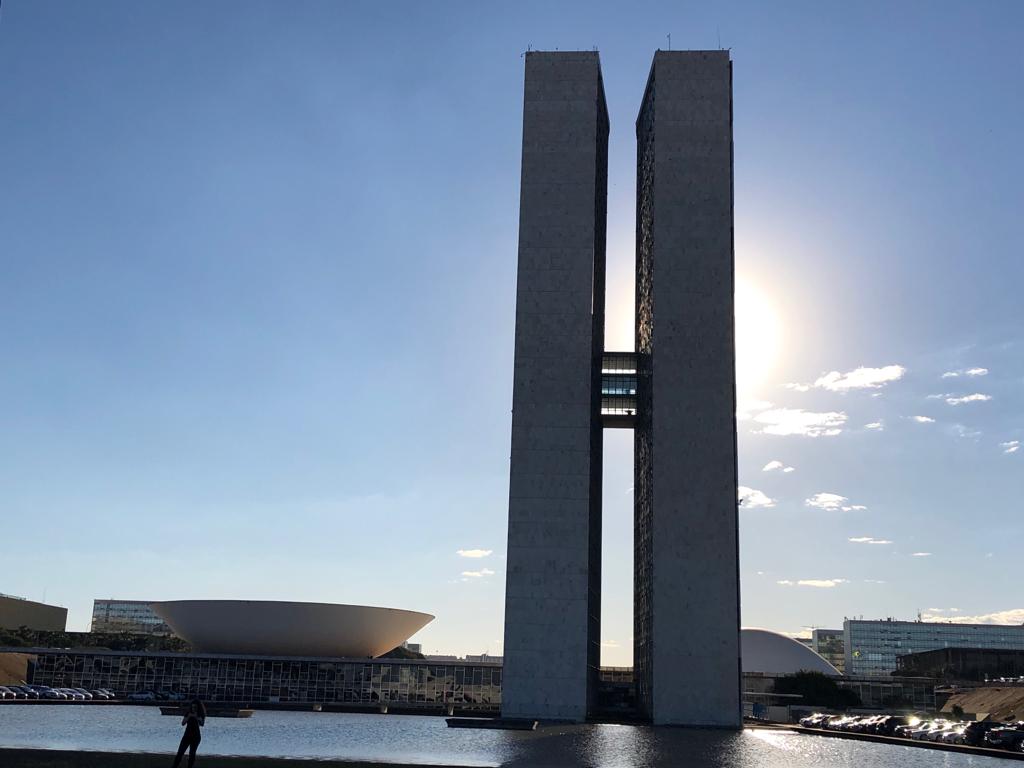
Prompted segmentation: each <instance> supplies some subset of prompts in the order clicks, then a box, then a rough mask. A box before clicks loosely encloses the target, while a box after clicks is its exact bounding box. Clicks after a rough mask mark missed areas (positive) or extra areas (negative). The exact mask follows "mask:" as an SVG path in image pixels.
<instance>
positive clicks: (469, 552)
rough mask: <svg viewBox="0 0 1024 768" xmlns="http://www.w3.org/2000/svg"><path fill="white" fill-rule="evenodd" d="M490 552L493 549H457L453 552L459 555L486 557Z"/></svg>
mask: <svg viewBox="0 0 1024 768" xmlns="http://www.w3.org/2000/svg"><path fill="white" fill-rule="evenodd" d="M492 552H494V550H493V549H459V550H456V552H455V554H457V555H458V556H459V557H487V556H489V555H490V554H491V553H492Z"/></svg>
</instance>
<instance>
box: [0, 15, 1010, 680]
mask: <svg viewBox="0 0 1024 768" xmlns="http://www.w3.org/2000/svg"><path fill="white" fill-rule="evenodd" d="M1022 23H1024V7H1022V6H1021V5H1020V4H1019V3H1015V2H1001V3H1000V2H987V3H967V2H963V3H942V2H927V3H857V4H849V3H819V2H793V3H786V4H772V5H771V7H768V6H766V5H764V4H760V3H750V4H746V3H719V4H715V6H714V7H713V8H711V7H709V6H706V5H704V4H700V5H698V4H691V3H663V4H657V3H653V4H641V5H629V6H626V5H623V4H616V5H611V4H610V5H608V6H606V7H603V8H602V7H600V6H597V5H594V4H590V3H576V4H572V3H561V4H557V5H555V4H549V3H516V4H512V5H506V6H502V7H500V8H499V7H491V6H488V5H486V4H479V3H465V4H455V3H449V4H430V5H427V4H418V3H395V4H385V3H334V2H330V3H329V2H305V3H260V2H248V3H241V2H223V3H209V4H200V3H191V4H190V3H173V4H166V3H162V4H158V3H136V2H102V3H71V2H64V3H54V2H46V1H45V0H36V1H33V2H27V0H8V2H5V3H4V5H3V10H2V17H0V137H2V140H0V266H2V275H3V279H2V280H0V355H2V360H3V367H2V374H0V403H2V406H0V516H2V519H3V525H4V532H5V536H4V541H5V544H6V546H4V547H3V557H2V561H3V569H2V573H3V576H2V580H0V591H4V592H8V593H14V594H20V595H23V596H26V597H30V598H33V599H41V598H42V597H43V596H44V594H45V596H46V599H47V600H48V601H51V602H57V603H60V604H63V605H66V606H68V607H69V608H70V624H71V626H72V627H73V628H85V627H86V626H87V624H88V618H89V611H90V607H91V601H92V599H93V598H96V597H125V598H147V599H171V598H185V597H236V598H265V599H298V600H322V601H336V602H357V603H369V604H381V605H391V606H396V607H407V608H412V609H418V610H425V611H429V612H431V613H434V614H436V615H437V617H438V618H437V619H436V621H435V622H434V623H433V624H432V625H430V626H429V627H428V628H427V629H425V630H424V631H423V632H421V633H420V636H419V638H418V639H421V640H422V641H423V643H424V644H425V646H426V648H427V650H428V651H434V650H438V651H443V652H456V653H460V654H461V653H466V652H481V651H484V650H489V651H490V652H492V653H496V652H500V638H501V636H502V626H501V622H502V597H503V586H504V547H505V523H506V511H507V488H508V477H507V470H508V448H509V429H510V407H511V365H512V334H513V313H514V295H515V261H516V232H517V217H518V194H519V140H520V135H521V109H522V75H523V62H522V58H521V57H520V54H521V52H522V51H524V50H525V49H526V48H527V46H528V45H532V46H533V47H534V48H547V49H550V48H556V47H558V48H562V49H563V50H564V49H576V48H581V49H588V50H589V49H591V48H592V47H594V46H597V47H598V48H599V49H600V51H601V57H602V64H603V68H604V78H605V87H606V91H607V97H608V103H609V111H610V116H611V131H612V132H611V141H610V167H609V180H610V185H609V232H608V243H609V253H608V264H609V274H608V285H609V295H608V307H609V316H608V329H607V337H608V343H609V346H610V347H617V348H629V347H631V343H632V292H633V282H632V269H633V249H634V244H633V227H634V219H633V207H634V194H635V167H634V163H635V140H634V134H633V121H634V119H635V116H636V111H637V108H638V106H639V101H640V98H641V96H642V91H643V86H644V82H645V79H646V76H647V70H648V68H649V66H650V60H651V56H652V54H653V51H654V49H656V48H658V47H664V46H666V45H667V39H666V34H668V33H671V34H672V44H673V47H676V48H709V47H710V48H715V47H718V45H719V38H720V40H721V45H722V46H724V47H730V48H731V49H732V52H733V57H734V60H735V65H734V66H735V140H736V232H737V270H738V276H739V280H740V286H741V288H740V296H739V298H740V302H739V306H738V314H739V333H740V339H739V343H740V354H741V359H740V382H739V385H740V391H741V396H742V400H743V402H742V403H741V409H740V410H741V416H744V417H745V418H742V419H741V421H740V422H739V429H740V435H739V443H740V483H741V485H742V486H744V487H745V488H748V489H751V491H757V492H758V493H756V494H755V493H752V492H748V493H747V496H746V501H745V502H744V508H743V509H742V510H741V513H740V514H741V550H742V578H743V621H744V624H746V625H748V626H762V627H768V628H773V629H778V630H781V631H787V632H799V631H801V629H802V628H803V627H805V626H812V625H817V626H836V625H838V624H839V623H840V622H841V621H842V618H843V616H844V615H861V614H863V615H865V616H869V617H874V616H885V615H894V616H900V617H911V616H913V615H915V614H916V613H917V612H918V611H919V610H920V611H922V612H924V613H925V614H929V615H936V616H938V615H944V616H951V617H955V616H966V617H987V619H988V620H1004V621H1009V620H1014V621H1024V600H1021V599H1020V597H1019V594H1018V591H1017V590H1016V589H1015V583H1014V582H1013V580H1012V579H1010V578H1007V575H1008V574H1010V573H1013V572H1014V570H1013V568H1014V566H1015V564H1016V562H1017V560H1018V552H1019V548H1020V541H1021V533H1022V525H1021V523H1020V511H1021V510H1020V503H1021V497H1022V491H1024V448H1020V449H1017V450H1014V449H1015V448H1016V447H1017V446H1019V445H1021V443H1022V442H1024V321H1022V316H1021V288H1020V286H1021V285H1022V283H1024V266H1022V258H1021V256H1022V253H1021V250H1022V248H1021V230H1020V227H1021V215H1020V212H1021V209H1022V207H1024V206H1022V203H1024V194H1022V192H1021V189H1022V187H1021V184H1020V178H1021V176H1022V173H1024V161H1022V159H1021V158H1022V154H1021V151H1020V137H1021V136H1022V135H1024V106H1022V100H1021V97H1020V77H1021V73H1022V72H1024V54H1022V53H1021V48H1020V46H1019V41H1018V40H1017V36H1018V32H1019V30H1020V29H1021V25H1022ZM861 368H865V369H869V370H866V371H861V372H860V373H857V374H855V375H852V376H850V375H848V374H851V372H855V371H857V369H861ZM971 369H985V370H986V373H985V374H983V375H981V374H979V373H978V372H977V371H975V372H974V375H969V374H968V373H967V371H969V370H971ZM833 371H834V372H836V374H835V375H829V374H830V372H833ZM951 372H959V375H958V376H947V377H945V378H943V374H946V373H951ZM816 382H817V386H816V385H815V384H816ZM786 385H795V386H788V387H787V386H786ZM935 395H938V396H939V397H930V396H935ZM968 395H982V396H985V397H988V398H989V399H987V400H985V399H980V398H975V399H973V400H968V401H964V402H959V401H958V398H962V397H965V396H968ZM915 417H926V418H927V419H930V420H931V421H925V420H923V419H915ZM876 424H877V425H880V427H872V428H869V427H868V426H867V425H876ZM779 433H787V434H779ZM826 433H832V434H826ZM813 434H818V436H812V435H813ZM1015 441H1016V442H1015ZM606 442H607V451H606V478H605V499H606V511H605V526H606V530H605V538H606V545H605V553H606V558H605V559H606V572H605V579H604V583H605V587H604V590H605V600H604V620H605V622H604V623H605V626H604V632H603V635H604V640H605V644H606V647H605V661H606V663H629V646H630V642H631V641H630V636H631V634H632V627H631V618H630V611H631V606H630V602H631V595H632V583H631V562H630V556H631V555H630V543H629V542H630V536H631V515H632V512H631V508H632V498H631V495H630V487H631V485H632V475H631V462H632V458H631V441H630V439H629V435H628V433H624V432H613V433H608V434H607V440H606ZM773 461H778V462H781V463H782V465H783V466H782V467H781V468H778V469H773V470H769V471H763V469H762V467H764V466H765V465H768V464H769V463H770V462H773ZM785 467H793V471H790V472H785V471H784V468H785ZM820 494H829V495H826V496H821V495H820ZM835 497H842V498H841V499H837V498H835ZM844 507H846V508H847V509H846V510H845V511H844V509H843V508H844ZM857 539H860V540H862V541H852V540H857ZM868 540H873V541H874V542H891V543H872V542H871V541H868ZM459 550H463V551H464V552H470V551H471V550H481V551H490V554H489V555H487V556H484V557H465V556H461V555H460V554H458V551H459ZM915 553H917V554H916V555H915ZM921 553H929V554H927V555H925V554H921ZM472 554H480V553H472ZM465 574H469V575H465ZM800 582H804V583H803V584H801V583H800ZM939 609H942V610H939ZM953 609H958V610H956V611H954V610H953Z"/></svg>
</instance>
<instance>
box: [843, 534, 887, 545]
mask: <svg viewBox="0 0 1024 768" xmlns="http://www.w3.org/2000/svg"><path fill="white" fill-rule="evenodd" d="M847 541H851V542H853V543H854V544H892V542H891V541H889V539H876V538H874V537H873V536H855V537H853V538H851V539H847Z"/></svg>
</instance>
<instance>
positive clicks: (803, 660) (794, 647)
mask: <svg viewBox="0 0 1024 768" xmlns="http://www.w3.org/2000/svg"><path fill="white" fill-rule="evenodd" d="M740 647H741V648H742V656H743V671H744V672H760V673H763V674H774V675H791V674H793V673H795V672H802V671H806V672H821V673H822V674H825V675H832V676H836V677H838V676H840V675H841V674H842V673H841V672H840V671H839V670H838V669H836V668H835V667H833V666H832V665H831V664H829V663H828V662H827V661H825V659H823V658H822V657H821V656H819V655H818V654H817V653H815V652H814V651H812V650H811V649H810V648H808V647H807V646H806V645H804V644H803V643H801V642H799V641H797V640H794V639H793V638H792V637H786V635H780V634H779V633H778V632H772V631H770V630H767V629H741V630H740Z"/></svg>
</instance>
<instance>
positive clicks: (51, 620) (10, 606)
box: [0, 593, 68, 632]
mask: <svg viewBox="0 0 1024 768" xmlns="http://www.w3.org/2000/svg"><path fill="white" fill-rule="evenodd" d="M67 625H68V609H67V608H61V607H60V606H59V605H47V604H46V603H37V602H34V601H32V600H26V599H25V598H23V597H15V596H14V595H5V594H2V593H0V629H21V628H22V627H25V628H26V629H34V630H41V631H49V632H63V631H64V630H65V629H66V628H67Z"/></svg>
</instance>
